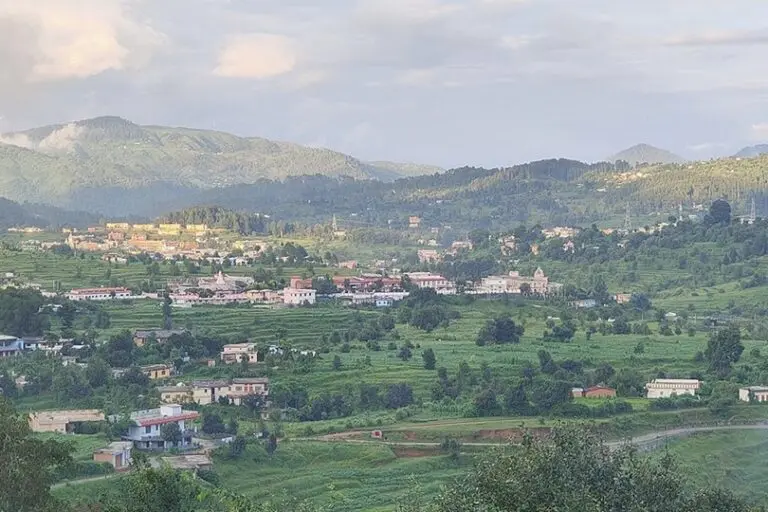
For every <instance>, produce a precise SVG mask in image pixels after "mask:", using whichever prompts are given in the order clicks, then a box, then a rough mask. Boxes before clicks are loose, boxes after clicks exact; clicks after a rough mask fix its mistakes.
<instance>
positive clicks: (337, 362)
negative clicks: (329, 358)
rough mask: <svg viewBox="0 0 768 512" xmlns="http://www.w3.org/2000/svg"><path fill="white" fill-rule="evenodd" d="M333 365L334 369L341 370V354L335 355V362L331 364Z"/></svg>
mask: <svg viewBox="0 0 768 512" xmlns="http://www.w3.org/2000/svg"><path fill="white" fill-rule="evenodd" d="M331 366H332V367H333V369H334V370H336V371H339V370H341V358H340V357H339V355H338V354H336V355H335V356H333V363H332V365H331Z"/></svg>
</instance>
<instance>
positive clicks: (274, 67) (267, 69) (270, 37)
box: [214, 34, 311, 80]
mask: <svg viewBox="0 0 768 512" xmlns="http://www.w3.org/2000/svg"><path fill="white" fill-rule="evenodd" d="M296 62H297V52H296V48H295V44H294V42H293V41H292V40H291V39H290V38H288V37H285V36H281V35H276V34H249V35H241V36H236V37H233V38H231V39H230V41H229V42H228V43H227V45H226V47H225V48H224V49H223V50H222V52H221V54H220V55H219V62H218V66H217V67H216V69H215V70H214V74H216V75H218V76H222V77H228V78H271V77H275V76H279V75H284V74H286V73H289V72H291V71H293V69H294V68H295V67H296ZM308 78H309V79H310V80H311V77H308Z"/></svg>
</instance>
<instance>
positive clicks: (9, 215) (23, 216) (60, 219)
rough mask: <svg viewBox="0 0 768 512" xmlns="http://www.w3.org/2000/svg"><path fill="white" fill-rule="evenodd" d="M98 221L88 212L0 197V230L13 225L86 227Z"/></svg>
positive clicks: (96, 217) (95, 216)
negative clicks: (20, 202)
mask: <svg viewBox="0 0 768 512" xmlns="http://www.w3.org/2000/svg"><path fill="white" fill-rule="evenodd" d="M98 221H99V218H98V216H97V215H94V214H90V213H84V212H71V211H65V210H62V209H60V208H55V207H52V206H48V205H41V204H19V203H16V202H14V201H10V200H8V199H5V198H4V197H0V231H5V230H7V229H8V228H14V227H39V228H51V227H67V226H72V227H86V226H88V225H91V224H94V223H96V222H98Z"/></svg>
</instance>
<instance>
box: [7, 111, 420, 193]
mask: <svg viewBox="0 0 768 512" xmlns="http://www.w3.org/2000/svg"><path fill="white" fill-rule="evenodd" d="M398 166H402V169H406V170H408V172H407V173H406V172H404V171H403V174H401V173H400V172H398ZM434 169H435V168H434V167H433V166H424V168H423V170H424V172H429V173H431V172H434ZM418 172H420V171H419V166H413V165H411V166H408V164H394V163H388V162H381V163H379V164H378V165H377V164H372V163H367V162H364V161H362V160H360V159H357V158H355V157H353V156H350V155H346V154H344V153H340V152H337V151H333V150H331V149H325V148H310V147H305V146H301V145H299V144H295V143H292V142H283V141H273V140H270V139H265V138H261V137H240V136H237V135H233V134H229V133H226V132H220V131H213V130H204V129H197V128H181V127H163V126H158V125H138V124H136V123H133V122H131V121H129V120H127V119H123V118H121V117H116V116H102V117H96V118H91V119H85V120H80V121H72V122H69V123H59V124H53V125H48V126H43V127H38V128H32V129H29V130H24V131H18V132H12V133H5V134H0V196H5V197H9V198H11V199H14V200H18V201H35V202H45V203H49V204H54V205H57V206H64V207H72V206H77V203H74V202H73V200H72V197H73V196H74V195H76V194H77V192H79V191H81V190H84V189H88V188H93V187H121V188H125V189H128V190H130V189H136V188H141V187H145V186H150V185H153V184H158V183H169V184H174V185H178V186H181V187H185V186H193V187H196V188H200V189H206V188H216V187H223V186H233V185H239V184H249V183H256V182H257V181H259V180H261V179H278V180H279V179H285V178H286V177H289V176H302V175H313V174H320V175H324V176H329V177H352V178H355V179H380V180H384V181H387V180H393V179H397V178H399V177H401V176H403V175H409V173H410V174H413V173H418Z"/></svg>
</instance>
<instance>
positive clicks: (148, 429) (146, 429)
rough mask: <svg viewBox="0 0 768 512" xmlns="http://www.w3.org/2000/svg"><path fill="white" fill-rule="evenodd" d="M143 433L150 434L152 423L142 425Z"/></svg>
mask: <svg viewBox="0 0 768 512" xmlns="http://www.w3.org/2000/svg"><path fill="white" fill-rule="evenodd" d="M144 433H145V434H151V433H152V425H147V426H146V427H144Z"/></svg>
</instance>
